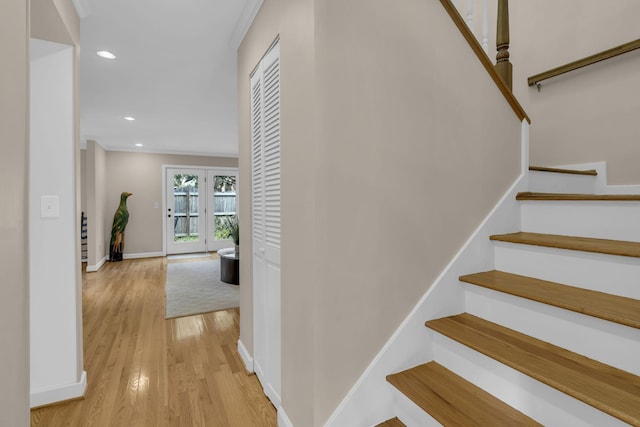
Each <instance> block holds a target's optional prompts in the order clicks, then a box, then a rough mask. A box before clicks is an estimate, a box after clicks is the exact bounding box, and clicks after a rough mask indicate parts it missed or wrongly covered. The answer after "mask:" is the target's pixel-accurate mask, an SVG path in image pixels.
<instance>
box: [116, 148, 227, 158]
mask: <svg viewBox="0 0 640 427" xmlns="http://www.w3.org/2000/svg"><path fill="white" fill-rule="evenodd" d="M104 149H105V150H106V151H120V152H125V153H144V154H169V155H174V156H198V157H229V158H234V159H237V158H238V153H209V152H204V151H183V150H153V149H148V148H133V147H132V148H128V147H114V146H111V145H108V146H106V147H104Z"/></svg>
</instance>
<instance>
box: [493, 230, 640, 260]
mask: <svg viewBox="0 0 640 427" xmlns="http://www.w3.org/2000/svg"><path fill="white" fill-rule="evenodd" d="M490 239H491V240H495V241H500V242H509V243H519V244H524V245H535V246H545V247H550V248H559V249H569V250H574V251H584V252H596V253H601V254H608V255H620V256H629V257H640V243H638V242H627V241H622V240H609V239H595V238H590V237H574V236H560V235H557V234H541V233H528V232H518V233H509V234H495V235H493V236H491V237H490Z"/></svg>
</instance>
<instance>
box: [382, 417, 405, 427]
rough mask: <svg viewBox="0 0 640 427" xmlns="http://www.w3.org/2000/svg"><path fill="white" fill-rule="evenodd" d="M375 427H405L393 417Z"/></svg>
mask: <svg viewBox="0 0 640 427" xmlns="http://www.w3.org/2000/svg"><path fill="white" fill-rule="evenodd" d="M376 427H406V425H405V424H404V423H403V422H402V421H400V420H399V419H398V418H397V417H395V418H391V419H390V420H387V421H385V422H383V423H380V424H378V425H377V426H376Z"/></svg>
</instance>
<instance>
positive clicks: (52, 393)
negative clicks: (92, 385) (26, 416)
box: [29, 371, 87, 408]
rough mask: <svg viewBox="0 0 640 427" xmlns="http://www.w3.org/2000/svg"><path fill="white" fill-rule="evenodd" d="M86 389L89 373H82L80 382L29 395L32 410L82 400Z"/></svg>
mask: <svg viewBox="0 0 640 427" xmlns="http://www.w3.org/2000/svg"><path fill="white" fill-rule="evenodd" d="M86 388H87V372H86V371H82V375H80V381H78V382H75V383H71V384H65V385H62V386H58V387H50V388H46V389H42V390H38V391H34V392H31V393H30V395H29V402H30V406H31V408H38V407H40V406H46V405H51V404H53V403H58V402H63V401H67V400H74V399H78V398H82V397H83V396H84V391H85V389H86Z"/></svg>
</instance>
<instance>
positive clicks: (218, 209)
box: [207, 170, 238, 250]
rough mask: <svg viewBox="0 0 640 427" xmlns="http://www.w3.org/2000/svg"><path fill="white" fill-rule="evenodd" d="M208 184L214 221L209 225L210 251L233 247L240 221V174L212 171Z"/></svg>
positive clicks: (211, 216) (209, 174)
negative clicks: (238, 210) (238, 201)
mask: <svg viewBox="0 0 640 427" xmlns="http://www.w3.org/2000/svg"><path fill="white" fill-rule="evenodd" d="M207 182H209V183H210V184H209V189H210V190H212V191H211V193H210V194H211V195H210V196H209V200H210V206H211V207H210V212H213V215H210V216H209V218H210V219H213V221H211V224H210V225H209V227H208V228H209V233H210V238H209V245H208V246H209V250H218V249H222V248H224V247H233V245H234V231H235V230H237V228H236V227H235V226H236V224H237V220H238V216H237V215H238V214H237V188H238V174H237V172H236V171H233V172H230V171H220V170H211V171H209V173H208V177H207Z"/></svg>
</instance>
